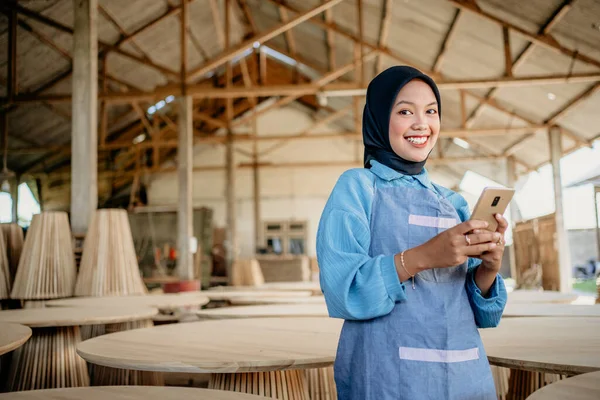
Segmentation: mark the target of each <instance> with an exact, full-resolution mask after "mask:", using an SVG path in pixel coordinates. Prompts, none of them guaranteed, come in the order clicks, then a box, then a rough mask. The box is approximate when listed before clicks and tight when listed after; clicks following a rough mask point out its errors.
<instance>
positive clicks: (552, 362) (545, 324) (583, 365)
mask: <svg viewBox="0 0 600 400" xmlns="http://www.w3.org/2000/svg"><path fill="white" fill-rule="evenodd" d="M599 331H600V318H553V317H548V318H545V317H544V318H506V319H503V320H502V321H501V322H500V325H499V326H498V327H497V328H494V329H482V330H480V333H481V337H482V339H483V344H484V346H485V350H486V353H487V356H488V359H489V361H490V363H491V364H492V365H497V366H500V367H506V368H510V369H511V373H510V380H509V383H508V396H507V398H509V399H525V398H526V397H527V396H529V395H530V394H531V393H533V392H534V391H535V390H537V389H539V388H540V387H543V386H545V385H546V384H548V383H552V381H553V380H554V378H553V377H552V376H551V375H549V376H546V375H544V374H545V373H548V374H559V375H564V376H571V375H577V374H583V373H587V372H593V371H597V370H600V335H598V332H599Z"/></svg>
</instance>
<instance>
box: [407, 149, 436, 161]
mask: <svg viewBox="0 0 600 400" xmlns="http://www.w3.org/2000/svg"><path fill="white" fill-rule="evenodd" d="M411 150H412V149H411ZM430 152H431V149H428V150H426V151H419V152H415V151H410V152H406V153H405V156H402V155H401V156H400V157H402V158H404V159H405V160H407V161H412V162H423V161H425V160H427V157H429V153H430Z"/></svg>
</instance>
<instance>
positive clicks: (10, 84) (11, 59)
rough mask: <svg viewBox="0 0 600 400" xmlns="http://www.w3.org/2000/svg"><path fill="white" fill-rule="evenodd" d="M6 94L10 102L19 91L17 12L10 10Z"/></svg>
mask: <svg viewBox="0 0 600 400" xmlns="http://www.w3.org/2000/svg"><path fill="white" fill-rule="evenodd" d="M6 76H7V78H6V84H7V86H6V93H7V97H8V99H9V100H12V99H13V98H14V97H15V96H16V94H17V93H18V91H19V89H18V87H17V12H16V11H15V10H14V9H12V10H10V12H9V14H8V72H7V75H6Z"/></svg>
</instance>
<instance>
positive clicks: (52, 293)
mask: <svg viewBox="0 0 600 400" xmlns="http://www.w3.org/2000/svg"><path fill="white" fill-rule="evenodd" d="M76 274H77V271H76V269H75V258H74V255H73V245H72V241H71V228H70V227H69V220H68V218H67V213H66V212H62V211H44V212H42V213H41V214H36V215H34V216H33V219H32V220H31V225H30V226H29V230H28V232H27V238H26V239H25V245H24V246H23V252H22V253H21V259H20V261H19V266H18V268H17V274H16V276H15V281H14V283H13V288H12V292H11V297H12V298H13V299H22V300H45V299H56V298H60V297H68V296H72V295H73V288H74V285H75V276H76Z"/></svg>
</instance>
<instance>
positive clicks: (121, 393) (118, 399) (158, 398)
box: [0, 386, 264, 400]
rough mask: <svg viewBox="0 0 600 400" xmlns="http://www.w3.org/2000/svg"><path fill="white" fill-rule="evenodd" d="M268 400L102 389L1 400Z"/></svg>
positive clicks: (207, 392)
mask: <svg viewBox="0 0 600 400" xmlns="http://www.w3.org/2000/svg"><path fill="white" fill-rule="evenodd" d="M9 399H10V400H42V399H43V400H80V399H88V400H105V399H110V400H180V399H194V400H261V399H263V400H264V397H262V398H261V397H259V396H252V395H249V394H243V393H235V392H226V391H222V390H211V389H198V388H186V387H176V386H171V387H156V386H154V387H148V386H143V387H142V386H113V387H110V386H108V387H107V386H101V387H80V388H68V389H46V390H28V391H25V392H19V393H4V394H0V400H9Z"/></svg>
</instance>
